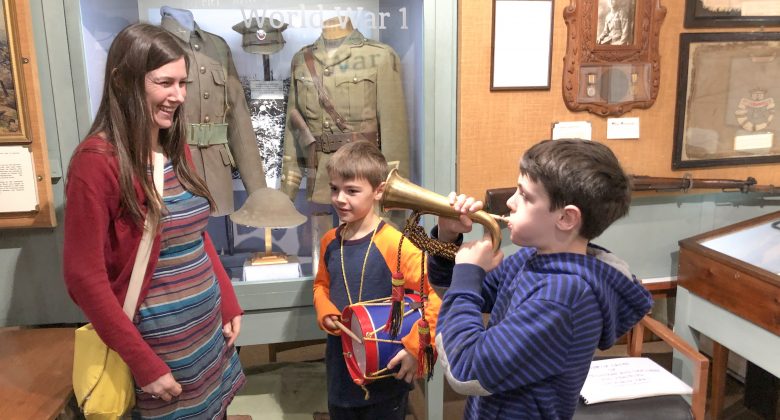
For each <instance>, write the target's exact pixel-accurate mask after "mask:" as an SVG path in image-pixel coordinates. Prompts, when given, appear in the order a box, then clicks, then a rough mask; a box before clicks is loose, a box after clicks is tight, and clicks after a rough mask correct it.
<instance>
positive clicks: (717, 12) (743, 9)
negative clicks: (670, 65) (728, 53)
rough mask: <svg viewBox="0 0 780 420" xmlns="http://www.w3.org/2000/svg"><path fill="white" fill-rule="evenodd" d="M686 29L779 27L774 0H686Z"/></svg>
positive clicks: (779, 6) (779, 16)
mask: <svg viewBox="0 0 780 420" xmlns="http://www.w3.org/2000/svg"><path fill="white" fill-rule="evenodd" d="M684 25H685V27H686V28H734V27H754V26H780V3H778V2H777V1H776V0H728V1H724V0H685V22H684Z"/></svg>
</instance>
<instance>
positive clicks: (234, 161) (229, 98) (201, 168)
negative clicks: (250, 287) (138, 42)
mask: <svg viewBox="0 0 780 420" xmlns="http://www.w3.org/2000/svg"><path fill="white" fill-rule="evenodd" d="M161 26H162V27H163V28H165V29H166V30H168V31H169V32H171V33H172V34H173V35H175V36H176V38H177V39H179V40H180V41H181V42H182V47H183V48H184V51H186V53H187V55H188V56H189V61H190V69H189V74H188V76H187V98H186V100H185V102H184V110H185V116H186V118H187V123H188V124H187V143H189V145H190V151H191V152H192V160H193V161H194V164H195V168H196V169H197V171H198V175H200V176H201V177H203V179H204V180H205V181H206V186H207V187H208V189H209V192H210V193H211V196H212V197H213V198H214V201H215V202H216V204H217V209H216V211H215V212H214V213H213V214H212V216H223V215H226V214H229V213H232V212H233V210H234V208H233V181H232V169H233V167H237V168H238V171H239V173H240V174H241V180H242V181H243V182H244V186H245V187H246V190H247V193H251V192H253V191H255V190H257V189H258V188H263V187H265V186H266V184H265V173H264V171H263V162H262V159H261V157H260V152H259V150H258V149H257V144H256V140H255V133H254V130H253V129H252V121H251V120H250V117H249V109H248V108H247V104H246V99H245V98H244V89H243V88H242V87H241V82H240V81H239V79H238V73H237V72H236V68H235V65H234V64H233V56H232V54H231V53H230V48H229V47H228V46H227V43H226V42H225V40H224V39H222V38H220V37H219V36H217V35H214V34H212V33H209V32H206V31H203V30H202V29H200V28H199V27H198V25H197V24H195V29H194V30H193V31H189V30H187V29H185V28H184V27H182V26H181V25H180V24H179V23H178V22H177V21H176V20H175V19H173V18H171V17H169V16H163V18H162V24H161Z"/></svg>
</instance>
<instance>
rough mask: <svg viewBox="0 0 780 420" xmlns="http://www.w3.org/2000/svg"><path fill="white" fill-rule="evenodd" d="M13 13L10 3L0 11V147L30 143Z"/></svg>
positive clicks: (4, 3)
mask: <svg viewBox="0 0 780 420" xmlns="http://www.w3.org/2000/svg"><path fill="white" fill-rule="evenodd" d="M15 9H16V8H15V6H14V3H13V2H12V1H3V5H2V7H0V14H2V16H0V144H4V143H20V142H21V143H29V142H30V141H31V140H30V138H29V130H28V126H27V114H28V112H27V100H26V98H25V94H24V88H23V86H24V75H23V73H22V72H21V71H20V66H21V65H22V63H21V62H20V60H22V58H20V53H19V43H18V38H19V33H18V29H17V25H16V10H15Z"/></svg>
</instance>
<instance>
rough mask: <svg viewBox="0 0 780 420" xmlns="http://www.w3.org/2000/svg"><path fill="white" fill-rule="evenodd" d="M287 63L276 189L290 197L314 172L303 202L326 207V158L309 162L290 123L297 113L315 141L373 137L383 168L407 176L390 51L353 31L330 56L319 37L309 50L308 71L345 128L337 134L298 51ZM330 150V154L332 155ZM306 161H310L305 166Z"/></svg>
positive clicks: (404, 131) (401, 109)
mask: <svg viewBox="0 0 780 420" xmlns="http://www.w3.org/2000/svg"><path fill="white" fill-rule="evenodd" d="M306 48H309V46H307V47H304V48H303V49H301V50H300V51H298V52H297V53H296V54H295V56H294V57H293V60H292V73H291V74H292V83H291V84H290V93H289V97H288V103H287V120H286V127H285V136H284V156H283V160H282V189H283V190H284V191H285V192H286V193H287V194H288V195H289V196H290V197H294V196H295V194H296V193H297V191H298V188H299V187H300V184H301V178H302V174H303V172H302V169H303V168H304V167H309V168H312V169H310V170H314V169H313V168H316V174H315V175H314V176H313V177H310V178H309V179H308V180H307V182H312V181H313V183H314V185H313V186H312V185H309V188H308V190H309V197H308V198H309V200H311V201H313V202H316V203H323V204H330V188H329V185H328V180H329V178H328V173H327V171H326V169H325V166H326V163H327V161H328V159H329V158H330V155H331V153H327V152H323V151H318V152H316V155H314V156H315V157H314V159H311V157H312V155H311V154H309V151H308V150H306V149H305V148H303V147H302V145H301V142H300V141H299V139H300V129H299V128H298V127H295V124H294V122H293V121H291V118H290V111H291V110H292V109H297V110H298V112H300V114H301V115H302V116H303V120H304V121H305V124H306V127H307V128H308V130H309V131H310V132H311V134H312V135H313V136H314V137H315V138H320V137H321V136H322V135H323V134H325V135H326V137H327V135H328V134H339V133H345V132H378V133H379V142H380V147H381V149H382V153H383V154H384V155H385V158H386V159H387V160H388V162H393V161H398V162H399V171H400V172H401V174H402V175H403V176H404V177H408V176H409V132H408V125H407V115H406V102H405V99H404V93H403V87H402V85H401V62H400V59H399V58H398V55H397V54H396V53H395V51H393V49H392V48H391V47H390V46H388V45H385V44H382V43H380V42H377V41H373V40H370V39H367V38H365V37H364V36H363V34H361V33H360V32H359V31H357V30H355V31H353V32H352V33H351V34H350V35H349V36H347V37H346V38H345V39H344V41H343V42H342V43H341V45H340V46H339V47H337V48H336V49H335V50H330V51H327V50H326V48H325V41H324V40H323V38H322V37H320V38H319V39H317V41H315V42H314V44H312V45H311V48H312V52H313V56H314V60H313V64H314V68H315V70H316V72H317V73H318V74H317V76H319V78H320V79H321V80H322V85H323V88H324V90H325V91H326V92H327V93H328V96H329V97H330V100H331V102H332V104H333V106H334V108H335V109H336V111H337V112H338V114H339V115H340V116H341V117H342V118H343V119H344V122H345V123H346V125H347V127H348V128H347V130H341V129H339V127H338V126H337V124H336V123H335V122H334V121H333V119H332V117H331V116H330V114H328V112H327V111H325V110H324V109H323V106H322V103H321V102H320V98H319V95H318V92H317V89H316V87H315V85H314V82H313V80H312V75H311V73H310V72H309V69H308V68H307V66H306V60H305V58H304V51H305V50H306ZM333 151H335V150H331V152H333ZM309 160H316V161H315V162H309Z"/></svg>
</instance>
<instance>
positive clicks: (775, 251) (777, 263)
mask: <svg viewBox="0 0 780 420" xmlns="http://www.w3.org/2000/svg"><path fill="white" fill-rule="evenodd" d="M678 284H679V285H680V286H682V287H684V288H686V289H688V290H689V291H690V292H691V293H693V294H695V295H697V296H700V297H701V298H704V299H705V300H707V301H709V302H711V303H713V304H715V305H717V306H719V307H722V308H724V309H726V310H728V311H729V312H732V313H734V314H735V315H738V316H740V317H741V318H744V319H746V320H748V321H750V322H752V323H754V324H756V325H758V326H760V327H762V328H764V329H766V330H769V331H770V332H772V333H774V334H776V335H780V323H779V322H778V314H780V304H779V303H778V302H780V300H779V299H780V212H774V213H770V214H767V215H765V216H761V217H757V218H754V219H750V220H747V221H744V222H741V223H737V224H734V225H731V226H726V227H723V228H721V229H716V230H714V231H711V232H707V233H704V234H701V235H697V236H694V237H691V238H688V239H684V240H682V241H680V269H679V283H678Z"/></svg>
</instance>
